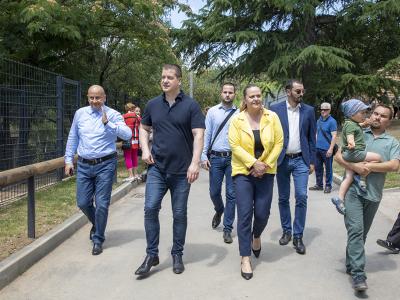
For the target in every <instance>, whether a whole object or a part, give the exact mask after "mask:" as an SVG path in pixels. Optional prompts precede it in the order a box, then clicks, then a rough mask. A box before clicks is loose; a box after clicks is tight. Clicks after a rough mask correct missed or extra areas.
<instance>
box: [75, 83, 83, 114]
mask: <svg viewBox="0 0 400 300" xmlns="http://www.w3.org/2000/svg"><path fill="white" fill-rule="evenodd" d="M81 99H82V85H81V82H80V81H77V85H76V100H75V111H77V110H78V109H79V107H80V106H81Z"/></svg>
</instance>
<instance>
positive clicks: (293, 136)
mask: <svg viewBox="0 0 400 300" xmlns="http://www.w3.org/2000/svg"><path fill="white" fill-rule="evenodd" d="M300 105H301V104H300V103H299V104H298V105H297V106H296V107H294V108H293V107H291V106H290V104H289V102H288V101H286V107H287V115H288V123H289V143H288V146H287V149H286V153H287V154H295V153H300V152H301V145H300Z"/></svg>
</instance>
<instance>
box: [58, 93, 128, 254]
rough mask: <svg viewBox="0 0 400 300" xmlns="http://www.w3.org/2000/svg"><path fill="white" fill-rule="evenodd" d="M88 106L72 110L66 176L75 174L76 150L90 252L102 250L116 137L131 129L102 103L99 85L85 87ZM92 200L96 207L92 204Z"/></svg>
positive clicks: (78, 188) (79, 202) (79, 198)
mask: <svg viewBox="0 0 400 300" xmlns="http://www.w3.org/2000/svg"><path fill="white" fill-rule="evenodd" d="M87 97H88V101H89V106H86V107H82V108H80V109H78V110H77V111H76V112H75V115H74V120H73V121H72V125H71V129H70V131H69V135H68V141H67V146H66V149H65V175H67V176H71V175H72V174H73V173H74V165H73V159H74V155H75V153H78V163H77V166H78V169H77V172H76V173H77V174H76V202H77V205H78V207H79V208H80V209H81V211H82V212H83V213H84V214H85V215H86V216H87V218H88V219H89V221H90V222H91V223H92V228H91V229H90V233H89V238H90V240H92V241H93V249H92V254H93V255H99V254H100V253H102V252H103V243H104V241H105V236H104V232H105V230H106V225H107V218H108V207H109V206H110V199H111V190H112V183H113V178H114V174H115V172H116V168H117V152H116V140H117V137H119V138H121V139H123V140H128V139H130V138H131V135H132V131H131V130H130V129H129V127H128V126H126V124H125V122H124V119H123V118H122V116H121V114H120V113H119V112H117V111H115V110H114V109H112V108H109V107H107V106H106V105H104V103H105V102H106V94H105V92H104V89H103V88H102V87H101V86H99V85H92V86H91V87H90V88H89V90H88V94H87ZM94 202H95V204H96V205H95V206H94V205H93V203H94Z"/></svg>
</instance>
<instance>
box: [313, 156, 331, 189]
mask: <svg viewBox="0 0 400 300" xmlns="http://www.w3.org/2000/svg"><path fill="white" fill-rule="evenodd" d="M332 163H333V160H332V156H330V157H326V150H323V149H318V148H317V151H316V155H315V177H316V180H317V185H318V186H321V187H323V186H324V184H323V179H324V167H325V187H332V178H333V171H332Z"/></svg>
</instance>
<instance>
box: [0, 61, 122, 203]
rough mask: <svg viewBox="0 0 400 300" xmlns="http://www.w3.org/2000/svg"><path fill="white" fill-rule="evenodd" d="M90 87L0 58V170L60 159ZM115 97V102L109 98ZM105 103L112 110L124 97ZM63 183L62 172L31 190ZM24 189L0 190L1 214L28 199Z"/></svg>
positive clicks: (19, 186) (39, 180)
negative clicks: (73, 122) (10, 204)
mask: <svg viewBox="0 0 400 300" xmlns="http://www.w3.org/2000/svg"><path fill="white" fill-rule="evenodd" d="M88 87H89V84H88V83H82V82H80V81H76V80H71V79H68V78H65V77H63V76H62V75H60V74H56V73H53V72H49V71H46V70H43V69H40V68H37V67H33V66H29V65H26V64H23V63H19V62H16V61H12V60H9V59H6V58H0V171H4V170H9V169H13V168H17V167H21V166H26V165H29V164H33V163H37V162H42V161H46V160H50V159H53V158H57V157H61V156H63V155H64V151H65V144H66V141H67V138H68V132H69V129H70V127H71V123H72V120H73V116H74V113H75V111H76V110H77V109H78V108H79V107H82V106H84V105H86V103H87V100H86V92H87V89H88ZM113 95H115V96H116V97H118V99H117V98H115V99H112V98H113ZM110 96H111V98H110ZM119 98H121V99H119ZM107 100H108V101H107V105H109V106H111V107H116V106H117V103H123V102H125V101H127V100H128V97H127V96H125V95H124V94H123V93H122V92H119V91H118V92H115V91H113V92H110V95H108V99H107ZM121 100H122V101H121ZM62 178H63V170H62V169H60V170H57V171H56V172H53V173H49V174H45V175H43V176H38V177H37V178H35V186H36V188H37V189H38V188H41V187H44V186H47V185H50V184H54V183H55V182H57V181H60V180H62ZM26 186H27V184H26V182H21V183H18V184H15V185H12V186H7V187H5V188H2V189H1V191H0V209H1V208H2V207H4V206H6V205H7V204H9V203H11V202H13V201H15V199H17V198H20V197H22V196H24V195H26V193H27V188H26Z"/></svg>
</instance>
